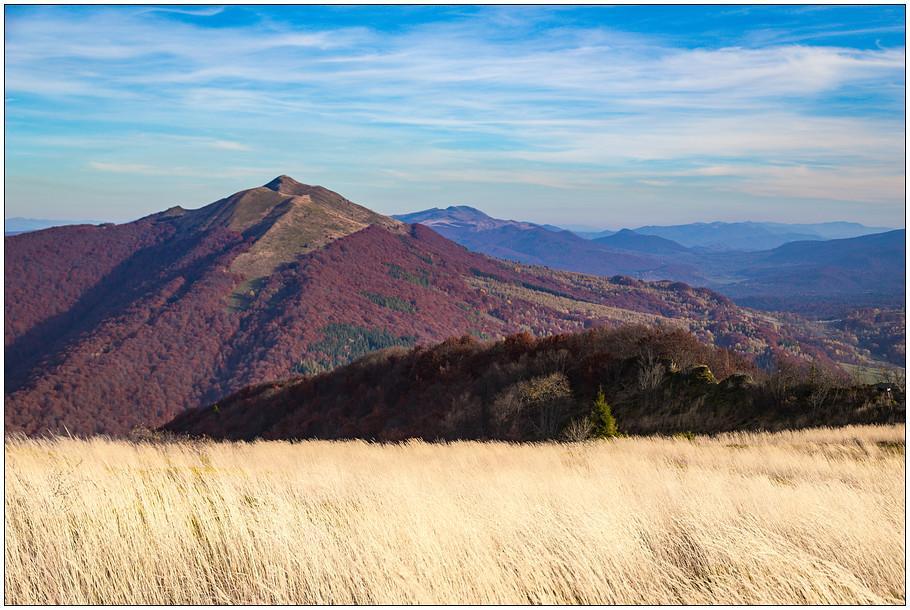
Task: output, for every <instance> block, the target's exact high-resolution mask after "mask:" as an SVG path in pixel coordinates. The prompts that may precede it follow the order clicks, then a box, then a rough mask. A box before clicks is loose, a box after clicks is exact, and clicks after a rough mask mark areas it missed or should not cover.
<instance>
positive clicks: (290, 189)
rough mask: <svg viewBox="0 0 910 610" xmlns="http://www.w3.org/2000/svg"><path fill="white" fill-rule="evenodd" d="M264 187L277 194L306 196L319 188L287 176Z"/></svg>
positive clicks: (280, 177)
mask: <svg viewBox="0 0 910 610" xmlns="http://www.w3.org/2000/svg"><path fill="white" fill-rule="evenodd" d="M263 186H265V188H267V189H271V190H273V191H275V192H276V193H281V194H284V195H305V194H307V192H309V191H311V190H313V189H314V188H319V187H313V186H310V185H308V184H303V183H302V182H298V181H296V180H294V179H293V178H291V177H290V176H287V175H285V174H281V175H280V176H278V177H277V178H275V179H274V180H272V181H271V182H268V183H266V184H264V185H263Z"/></svg>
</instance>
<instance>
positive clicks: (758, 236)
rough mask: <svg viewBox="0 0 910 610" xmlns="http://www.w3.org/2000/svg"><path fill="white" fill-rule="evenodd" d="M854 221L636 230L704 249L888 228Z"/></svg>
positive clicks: (747, 247) (761, 246) (756, 246)
mask: <svg viewBox="0 0 910 610" xmlns="http://www.w3.org/2000/svg"><path fill="white" fill-rule="evenodd" d="M889 230H890V229H887V228H876V227H866V226H864V225H861V224H858V223H850V222H828V223H818V224H785V223H774V222H697V223H692V224H685V225H671V226H645V227H639V228H637V229H635V232H636V233H642V234H645V235H656V236H658V237H663V238H665V239H671V240H673V241H675V242H678V243H680V244H682V245H684V246H686V247H689V248H704V249H708V250H740V251H753V250H770V249H772V248H777V247H778V246H781V245H783V244H785V243H789V242H793V241H805V240H827V239H834V238H845V237H859V236H861V235H870V234H873V233H881V232H884V231H889Z"/></svg>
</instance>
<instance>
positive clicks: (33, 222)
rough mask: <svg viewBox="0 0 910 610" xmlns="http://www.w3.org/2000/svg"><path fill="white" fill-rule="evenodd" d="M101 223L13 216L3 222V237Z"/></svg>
mask: <svg viewBox="0 0 910 610" xmlns="http://www.w3.org/2000/svg"><path fill="white" fill-rule="evenodd" d="M97 224H101V222H99V221H97V220H48V219H45V218H22V217H20V216H14V217H13V218H7V219H6V220H5V221H4V226H3V233H4V234H5V235H16V234H18V233H28V232H29V231H40V230H41V229H49V228H50V227H62V226H64V225H97Z"/></svg>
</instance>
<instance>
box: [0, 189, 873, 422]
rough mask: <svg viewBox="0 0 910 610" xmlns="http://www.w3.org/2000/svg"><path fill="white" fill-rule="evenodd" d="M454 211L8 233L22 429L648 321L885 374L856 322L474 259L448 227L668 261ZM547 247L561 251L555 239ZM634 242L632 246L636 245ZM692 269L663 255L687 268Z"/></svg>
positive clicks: (164, 218) (186, 219)
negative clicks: (389, 358) (832, 322)
mask: <svg viewBox="0 0 910 610" xmlns="http://www.w3.org/2000/svg"><path fill="white" fill-rule="evenodd" d="M456 212H457V213H456V214H453V215H452V216H451V217H449V218H448V220H446V221H445V222H443V223H437V224H436V225H435V226H434V225H430V226H429V227H427V226H423V225H421V224H406V223H405V222H401V221H398V220H395V219H393V218H390V217H387V216H383V215H381V214H377V213H375V212H373V211H371V210H369V209H367V208H365V207H362V206H360V205H357V204H355V203H353V202H351V201H349V200H347V199H345V198H344V197H342V196H341V195H339V194H338V193H335V192H333V191H330V190H328V189H326V188H323V187H319V186H309V185H306V184H302V183H300V182H297V181H295V180H293V179H291V178H289V177H287V176H279V177H278V178H276V179H275V180H273V181H271V182H269V183H268V184H266V185H263V186H260V187H255V188H251V189H248V190H244V191H240V192H238V193H235V194H233V195H230V196H228V197H225V198H224V199H221V200H219V201H216V202H214V203H211V204H209V205H207V206H204V207H201V208H199V209H193V210H187V209H183V208H181V207H172V208H169V209H167V210H164V211H163V212H159V213H157V214H152V215H150V216H147V217H145V218H142V219H139V220H137V221H134V222H130V223H126V224H120V225H111V224H107V225H100V226H89V225H79V226H68V227H57V228H52V229H47V230H42V231H36V232H32V233H24V234H21V235H17V236H13V237H7V238H6V239H5V240H4V249H5V255H6V259H5V260H6V267H5V296H6V298H5V311H4V314H5V320H6V324H5V326H4V333H5V334H4V340H5V356H6V359H5V388H6V396H5V421H6V430H7V432H15V431H23V432H27V433H31V434H37V433H45V432H48V431H50V432H64V431H67V430H68V431H70V432H72V433H77V434H90V433H110V434H123V433H125V432H128V431H129V430H130V429H131V428H133V427H134V426H157V425H161V424H163V423H165V422H167V421H169V420H170V419H172V418H173V417H174V416H175V415H177V414H178V413H180V412H182V411H183V410H185V409H187V408H190V407H196V406H200V405H204V404H212V403H213V402H215V401H217V400H219V399H220V398H221V397H223V396H225V395H227V394H229V393H231V392H235V391H238V390H241V389H242V388H244V387H246V386H248V385H250V384H259V383H263V382H269V381H274V380H279V379H283V378H286V377H289V376H291V375H294V374H306V373H318V372H321V371H327V370H330V369H333V368H334V367H336V366H338V365H342V364H345V363H347V362H350V361H351V360H352V359H354V358H357V357H359V356H362V355H364V354H366V353H368V352H371V351H374V350H377V349H380V348H383V347H389V346H411V345H414V344H425V343H432V342H436V341H441V340H443V339H446V338H448V337H452V336H459V335H465V334H470V335H473V336H475V337H477V338H479V339H492V338H498V337H502V336H504V335H507V334H510V333H514V332H517V331H529V332H531V333H533V334H535V335H548V334H553V333H561V332H571V331H579V330H582V329H585V328H589V327H598V326H610V327H618V326H621V325H624V324H628V323H642V324H646V325H648V326H650V327H652V328H666V329H682V330H685V331H688V332H691V333H693V334H694V336H695V337H697V338H698V339H699V340H700V341H702V342H704V343H705V344H714V345H718V346H722V347H726V348H729V349H731V350H733V351H734V352H736V353H737V354H739V355H741V356H744V357H748V358H754V357H757V356H759V355H762V356H767V355H769V354H774V353H785V354H790V355H792V356H795V357H799V358H808V359H814V360H816V361H819V362H829V363H830V362H831V361H832V360H836V361H839V362H845V363H854V364H861V363H867V364H869V363H872V362H873V360H872V359H871V358H870V357H869V355H868V353H865V352H864V351H863V349H862V348H861V347H857V345H856V343H855V340H854V339H853V338H852V335H849V334H845V332H843V331H842V330H841V329H839V328H835V327H830V326H819V325H808V324H805V323H804V322H803V321H802V320H800V319H797V318H795V317H790V318H787V319H785V318H782V317H778V316H775V315H773V314H765V313H759V312H755V311H752V310H749V309H744V308H741V307H738V306H737V305H735V304H734V303H733V302H732V301H730V300H729V299H727V298H726V297H724V296H721V295H720V294H717V293H716V292H712V291H711V290H707V289H704V288H693V287H690V286H688V285H686V284H683V283H678V282H670V281H663V282H654V283H646V282H642V281H639V280H636V279H634V278H630V277H626V276H616V277H609V278H607V277H599V276H596V275H583V274H578V273H567V272H561V271H554V270H551V269H545V268H543V267H528V266H525V265H523V264H520V263H516V262H506V261H502V260H497V259H492V258H488V257H487V256H484V255H482V254H478V253H474V252H470V251H469V250H467V249H466V248H464V247H462V246H460V245H457V244H456V243H454V242H453V241H450V240H449V239H447V238H446V237H444V236H442V235H440V234H439V233H437V232H436V230H437V229H438V231H440V232H442V233H449V234H451V233H453V231H455V230H456V229H457V234H459V235H464V234H473V235H485V234H486V235H488V234H497V235H500V246H501V247H502V248H503V249H504V250H503V251H507V250H512V251H514V252H524V251H526V250H527V249H528V248H531V247H536V248H537V250H536V252H537V254H536V256H537V257H538V259H539V260H550V257H551V255H552V252H550V251H548V248H550V247H552V248H557V249H559V248H569V247H571V248H578V250H575V251H570V254H571V252H583V250H582V249H581V248H582V246H586V247H588V248H592V249H595V250H590V260H593V259H594V258H595V256H600V257H601V258H602V259H604V260H605V261H607V262H605V263H604V265H614V267H619V266H622V265H625V266H627V267H628V266H635V265H638V264H641V265H645V264H650V262H651V260H652V258H653V255H648V257H651V258H648V257H645V256H644V255H641V254H639V253H637V252H635V251H633V250H632V249H624V250H620V249H613V247H612V246H611V247H608V246H605V245H603V244H598V243H595V242H591V241H588V240H584V239H582V238H580V237H578V236H577V235H574V234H572V233H568V232H565V231H562V232H556V231H550V230H547V229H544V228H540V227H536V226H531V225H529V223H513V222H511V221H496V220H494V219H491V220H490V221H484V222H488V223H491V224H489V225H488V226H486V227H484V228H480V227H478V225H477V224H476V223H472V221H470V220H466V218H470V217H473V216H474V214H473V213H472V212H471V211H470V210H467V211H465V210H462V211H457V210H456ZM423 221H424V222H428V223H429V222H433V219H432V218H424V219H423ZM458 223H461V224H460V225H459V224H458ZM472 226H474V227H477V230H476V231H475V230H473V229H472V228H471V227H472ZM431 227H432V228H431ZM543 235H547V236H550V237H552V238H553V239H555V240H557V241H554V242H547V244H544V245H543V246H541V242H540V239H542V238H541V236H543ZM507 239H510V240H512V241H511V242H508V241H506V240H507ZM624 240H625V241H624ZM636 240H638V237H636V236H635V235H631V236H630V235H620V236H619V238H618V242H620V243H621V245H623V246H624V247H625V248H631V247H632V246H633V245H635V244H632V243H631V242H632V241H636ZM647 243H653V240H650V239H649V240H647V241H646V244H647ZM659 243H660V244H661V245H662V246H665V247H669V246H667V244H665V243H664V242H663V241H660V242H659ZM596 249H599V250H596ZM605 252H612V253H616V254H615V258H616V259H617V261H618V262H610V259H611V256H614V255H606V254H603V253H605ZM682 254H685V253H682ZM676 258H681V256H677V255H672V256H668V257H667V258H666V259H659V258H653V260H655V261H658V260H661V261H663V262H661V263H660V264H663V265H665V266H666V268H667V269H672V268H675V266H676V265H678V263H677V262H675V261H673V259H676ZM571 262H572V261H571V260H570V258H565V259H564V263H565V264H566V265H567V266H568V265H569V264H570V263H571ZM772 262H773V261H772ZM605 268H606V267H605ZM860 323H862V320H858V321H857V323H856V324H860ZM437 372H438V371H437ZM415 374H420V373H419V372H416V373H415ZM362 398H363V400H365V401H367V402H366V403H365V404H367V403H368V401H369V396H367V395H365V396H363V397H362Z"/></svg>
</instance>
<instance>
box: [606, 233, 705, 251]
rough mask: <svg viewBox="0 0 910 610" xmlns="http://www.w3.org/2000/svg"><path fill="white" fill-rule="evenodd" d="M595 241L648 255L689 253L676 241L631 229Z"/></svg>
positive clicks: (610, 246)
mask: <svg viewBox="0 0 910 610" xmlns="http://www.w3.org/2000/svg"><path fill="white" fill-rule="evenodd" d="M593 241H595V242H597V243H598V244H603V245H605V246H607V247H609V248H615V249H619V250H632V251H635V252H645V253H647V254H661V255H675V254H680V253H683V252H688V251H689V249H688V248H686V247H685V246H683V245H681V244H678V243H676V242H675V241H672V240H669V239H665V238H663V237H657V236H656V235H643V234H641V233H636V232H635V231H631V230H629V229H622V230H621V231H618V232H616V233H613V234H612V235H608V236H606V237H599V238H597V239H595V240H593Z"/></svg>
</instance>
